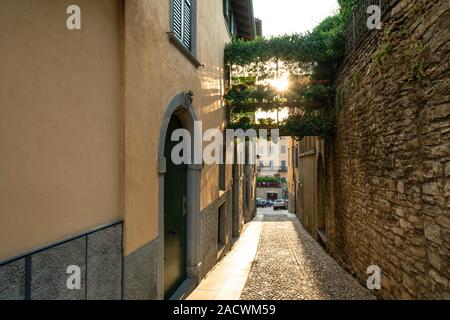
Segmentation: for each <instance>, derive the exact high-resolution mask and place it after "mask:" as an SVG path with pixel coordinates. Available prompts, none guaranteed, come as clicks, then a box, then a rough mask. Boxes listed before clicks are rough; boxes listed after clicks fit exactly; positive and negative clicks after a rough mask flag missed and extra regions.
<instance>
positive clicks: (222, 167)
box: [219, 142, 227, 191]
mask: <svg viewBox="0 0 450 320" xmlns="http://www.w3.org/2000/svg"><path fill="white" fill-rule="evenodd" d="M221 153H222V154H221V157H220V160H221V162H220V164H219V189H220V191H225V189H226V156H227V148H226V145H225V142H224V143H223V144H222V149H221Z"/></svg>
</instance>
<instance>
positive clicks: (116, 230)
mask: <svg viewBox="0 0 450 320" xmlns="http://www.w3.org/2000/svg"><path fill="white" fill-rule="evenodd" d="M122 229H123V227H122V223H115V224H112V225H109V226H107V227H103V228H100V229H98V230H95V231H92V232H90V233H86V234H83V235H80V236H78V237H75V238H71V239H68V240H65V241H64V242H61V243H57V244H53V245H50V246H48V247H45V248H41V249H39V250H37V251H34V252H31V253H29V254H26V255H23V256H21V257H18V258H16V259H13V260H10V261H5V262H2V263H0V300H23V299H25V300H83V299H88V300H106V299H107V300H120V299H121V298H122V295H123V293H122V291H123V290H122V284H123V282H124V281H123V267H122V260H123V257H122V234H123V232H122ZM73 265H75V266H78V267H79V268H80V271H81V273H80V289H73V290H72V289H69V288H68V287H67V280H68V278H69V277H70V276H71V274H68V273H67V270H68V267H69V266H73ZM141 282H142V281H141Z"/></svg>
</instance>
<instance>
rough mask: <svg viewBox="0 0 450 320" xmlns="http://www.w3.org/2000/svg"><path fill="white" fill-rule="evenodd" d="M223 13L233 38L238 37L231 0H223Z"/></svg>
mask: <svg viewBox="0 0 450 320" xmlns="http://www.w3.org/2000/svg"><path fill="white" fill-rule="evenodd" d="M223 15H224V17H225V21H226V24H227V28H228V32H229V33H230V35H231V37H232V38H236V35H237V30H236V21H235V17H234V13H233V8H232V7H231V4H230V0H223Z"/></svg>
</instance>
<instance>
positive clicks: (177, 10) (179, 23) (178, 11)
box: [172, 0, 184, 41]
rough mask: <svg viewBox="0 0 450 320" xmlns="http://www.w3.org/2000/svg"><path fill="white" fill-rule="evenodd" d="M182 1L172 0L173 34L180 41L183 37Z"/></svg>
mask: <svg viewBox="0 0 450 320" xmlns="http://www.w3.org/2000/svg"><path fill="white" fill-rule="evenodd" d="M183 1H184V0H173V17H172V18H173V22H172V23H173V34H174V35H175V37H177V38H178V39H179V40H180V41H182V39H183Z"/></svg>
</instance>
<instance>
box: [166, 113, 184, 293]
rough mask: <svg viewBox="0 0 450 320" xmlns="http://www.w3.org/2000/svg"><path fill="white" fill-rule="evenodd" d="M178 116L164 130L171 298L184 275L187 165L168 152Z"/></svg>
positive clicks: (179, 125) (168, 273)
mask: <svg viewBox="0 0 450 320" xmlns="http://www.w3.org/2000/svg"><path fill="white" fill-rule="evenodd" d="M182 128H183V125H182V124H181V121H180V119H179V118H178V117H177V116H176V115H172V117H171V119H170V121H169V126H168V128H167V133H166V141H165V150H164V157H165V158H166V173H165V175H164V297H165V298H170V297H171V296H172V294H173V293H174V292H175V291H176V289H177V288H178V287H179V286H180V285H181V284H182V283H183V282H184V280H185V279H186V248H187V246H186V241H187V239H186V236H187V234H186V233H187V228H186V224H187V207H186V205H187V190H186V183H187V165H186V164H179V165H176V164H174V163H173V162H172V159H171V156H170V155H171V152H172V149H173V147H175V146H176V145H177V144H178V142H174V141H171V137H172V133H173V132H174V131H175V130H177V129H182Z"/></svg>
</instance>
